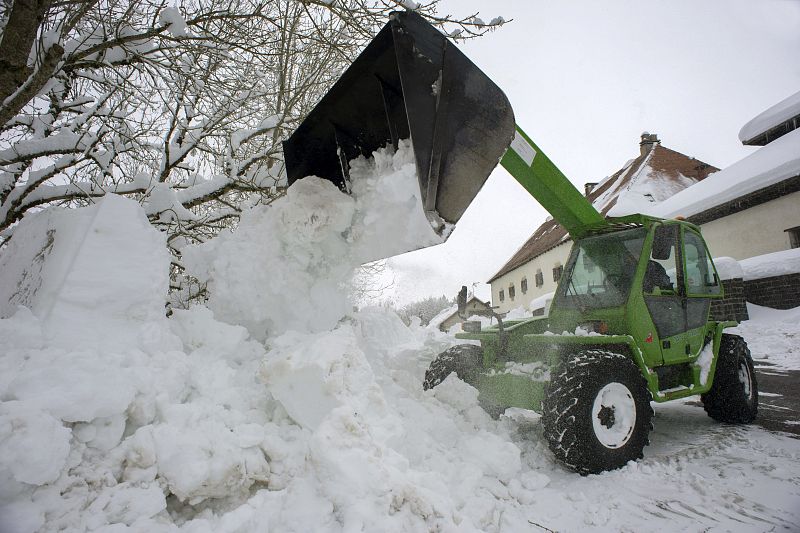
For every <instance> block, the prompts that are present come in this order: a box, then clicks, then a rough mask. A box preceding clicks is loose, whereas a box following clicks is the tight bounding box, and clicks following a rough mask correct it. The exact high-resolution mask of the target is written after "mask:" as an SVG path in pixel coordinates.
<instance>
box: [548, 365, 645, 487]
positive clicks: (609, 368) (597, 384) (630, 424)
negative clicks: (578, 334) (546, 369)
mask: <svg viewBox="0 0 800 533" xmlns="http://www.w3.org/2000/svg"><path fill="white" fill-rule="evenodd" d="M652 420H653V408H652V407H651V406H650V391H649V390H648V389H647V382H646V381H645V380H644V378H643V377H642V373H641V371H640V370H639V367H638V366H636V364H635V363H634V362H633V361H631V360H630V359H629V358H628V357H626V356H624V355H621V354H618V353H613V352H607V351H604V350H586V351H583V352H580V353H577V354H575V355H572V356H569V357H568V358H567V359H566V360H565V361H563V362H562V363H561V364H560V365H559V366H558V367H557V368H556V370H555V372H554V373H553V378H552V380H551V381H550V384H549V386H548V387H547V389H546V390H545V395H544V401H542V425H543V427H544V436H545V438H546V439H547V443H548V445H549V446H550V450H551V451H552V452H553V454H555V456H556V458H558V459H559V460H560V461H562V462H563V463H564V464H566V465H567V466H569V467H570V468H572V469H573V470H576V471H577V472H578V473H580V474H581V475H587V474H597V473H600V472H603V471H606V470H614V469H616V468H620V467H622V466H624V465H625V464H626V463H627V462H628V461H632V460H636V459H641V458H642V457H643V455H644V452H643V450H644V447H645V446H646V445H648V444H650V440H649V434H650V430H651V429H652V428H653V424H652Z"/></svg>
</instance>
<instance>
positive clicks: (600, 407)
mask: <svg viewBox="0 0 800 533" xmlns="http://www.w3.org/2000/svg"><path fill="white" fill-rule="evenodd" d="M635 426H636V401H635V400H634V399H633V394H631V391H630V390H629V389H628V387H626V386H625V385H623V384H622V383H617V382H613V383H609V384H607V385H606V386H605V387H603V388H602V389H600V392H598V393H597V396H595V399H594V404H593V405H592V427H593V428H594V434H595V436H596V437H597V440H598V441H600V444H602V445H603V446H605V447H606V448H620V447H622V446H624V445H625V444H626V443H627V442H628V441H629V440H630V439H631V436H632V435H633V428H634V427H635Z"/></svg>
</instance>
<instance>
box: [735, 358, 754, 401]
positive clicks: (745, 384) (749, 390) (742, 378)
mask: <svg viewBox="0 0 800 533" xmlns="http://www.w3.org/2000/svg"><path fill="white" fill-rule="evenodd" d="M738 374H739V382H740V383H741V384H742V388H743V389H744V396H745V398H747V400H748V401H750V400H752V399H753V376H751V375H750V367H749V366H747V363H746V362H744V361H742V362H741V363H740V364H739V372H738Z"/></svg>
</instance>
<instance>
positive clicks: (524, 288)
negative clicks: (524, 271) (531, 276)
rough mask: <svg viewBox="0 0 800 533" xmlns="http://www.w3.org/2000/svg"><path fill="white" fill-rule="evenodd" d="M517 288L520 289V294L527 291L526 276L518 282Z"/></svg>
mask: <svg viewBox="0 0 800 533" xmlns="http://www.w3.org/2000/svg"><path fill="white" fill-rule="evenodd" d="M519 289H520V290H521V291H522V294H525V293H526V292H528V278H522V281H520V282H519Z"/></svg>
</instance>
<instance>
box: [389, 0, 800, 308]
mask: <svg viewBox="0 0 800 533" xmlns="http://www.w3.org/2000/svg"><path fill="white" fill-rule="evenodd" d="M478 11H479V12H480V16H481V18H483V19H484V20H490V19H491V18H493V17H494V16H497V15H502V16H503V17H504V18H506V19H507V20H508V19H513V22H511V23H509V24H507V25H505V26H504V27H502V28H501V29H499V30H498V31H496V32H494V33H492V34H490V35H488V36H486V37H483V38H481V39H476V40H472V41H469V42H467V43H463V44H461V45H460V47H461V49H462V50H463V51H464V52H465V53H466V54H467V56H468V57H470V58H471V59H472V61H473V62H474V63H476V64H477V65H478V66H479V67H480V68H481V69H482V70H483V71H484V72H485V73H486V74H487V75H489V77H491V78H492V79H493V80H494V81H495V82H496V83H497V84H498V85H499V86H500V87H501V88H502V89H503V90H504V91H505V92H506V94H507V95H508V97H509V99H510V100H511V104H512V106H513V107H514V112H515V115H516V120H517V123H518V124H519V125H520V126H521V127H522V128H523V129H524V130H525V131H526V132H527V133H528V134H529V135H530V136H531V137H532V138H533V139H534V140H535V141H536V143H537V144H538V145H539V146H540V148H541V149H542V150H543V151H544V152H545V153H547V154H548V156H549V157H550V158H551V159H552V160H553V161H554V162H555V163H556V164H557V165H558V166H559V167H560V168H561V170H562V171H563V172H564V173H565V174H566V175H567V176H568V177H569V178H570V179H571V180H572V182H573V183H575V184H576V186H578V187H579V188H580V189H581V190H582V188H583V184H584V183H585V182H587V181H599V180H601V179H602V178H603V177H605V176H607V175H609V174H611V173H613V172H615V171H616V170H618V169H619V168H621V167H622V165H623V164H624V163H625V162H626V161H627V160H628V159H631V158H633V157H635V156H636V155H637V154H638V150H639V146H638V143H639V136H640V134H641V133H642V132H643V131H649V132H651V133H657V134H658V136H659V138H660V139H661V141H662V144H663V145H664V146H667V147H669V148H672V149H674V150H677V151H679V152H683V153H685V154H687V155H689V156H693V157H696V158H698V159H700V160H702V161H705V162H706V163H709V164H712V165H714V166H717V167H720V168H725V167H726V166H728V165H730V164H732V163H734V162H736V161H737V160H739V159H741V158H742V157H744V156H746V155H748V154H750V153H752V151H753V150H754V149H755V148H753V147H745V146H742V145H741V144H740V143H739V140H738V138H737V135H738V133H739V129H740V128H741V127H742V125H744V124H745V123H746V122H747V121H748V120H750V119H751V118H753V117H754V116H755V115H757V114H758V113H760V112H762V111H764V110H765V109H767V108H768V107H770V106H771V105H773V104H775V103H777V102H778V101H780V100H782V99H784V98H786V97H787V96H789V95H790V94H792V93H794V92H796V91H797V90H798V89H800V31H798V29H800V0H704V1H702V2H698V1H696V0H670V1H669V2H646V1H641V0H625V1H622V0H613V1H606V2H598V1H596V0H594V1H586V0H570V1H569V2H549V1H544V0H492V1H491V2H488V1H485V0H484V1H480V0H443V1H442V3H441V12H450V13H452V14H454V15H459V16H464V15H471V14H474V13H475V12H478ZM546 216H547V213H545V212H544V210H543V209H542V208H541V207H539V205H538V204H537V203H536V202H535V201H534V200H533V199H532V198H530V196H529V195H528V194H527V193H526V192H525V191H524V190H523V189H522V188H521V187H520V186H519V185H517V183H516V182H515V181H514V179H513V178H511V177H510V176H509V175H508V174H507V173H506V172H505V170H503V169H502V168H501V167H498V168H497V169H496V170H495V172H494V173H493V174H492V176H491V177H490V178H489V180H488V181H487V183H486V185H485V186H484V189H483V190H482V191H481V193H480V194H479V195H478V197H477V198H476V200H475V202H473V204H472V205H471V206H470V208H469V209H468V210H467V212H466V213H465V215H464V217H463V218H462V219H461V221H460V222H459V224H458V226H457V228H456V230H455V232H454V233H453V235H452V236H451V237H450V240H449V241H448V242H447V243H445V244H443V245H441V246H437V247H434V248H428V249H426V250H420V251H418V252H413V253H411V254H405V255H404V256H399V257H397V258H393V259H392V260H390V265H391V266H392V268H393V269H394V271H395V278H394V286H393V288H392V289H391V290H390V291H387V292H386V295H385V296H386V297H388V298H391V299H393V300H395V301H396V302H397V303H399V304H403V303H407V302H410V301H414V300H418V299H420V298H423V297H425V296H428V295H437V296H438V295H441V294H445V295H447V296H453V295H455V293H456V292H457V290H458V289H459V287H460V286H461V285H462V284H463V285H471V284H472V283H474V282H484V281H486V280H488V279H489V278H490V277H491V276H492V275H493V274H494V273H495V272H496V271H497V270H499V268H500V267H501V266H502V265H503V264H504V263H505V262H506V261H507V260H508V259H509V257H510V256H511V255H512V254H513V253H514V252H515V251H516V250H517V248H518V247H519V246H521V245H522V243H523V242H524V241H525V240H526V239H527V238H528V237H529V236H530V235H531V233H532V232H533V230H534V229H535V228H536V226H538V225H539V224H540V223H541V222H543V221H544V218H545V217H546ZM478 296H482V297H485V298H488V287H486V288H485V289H483V292H481V290H480V289H479V291H478Z"/></svg>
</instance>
